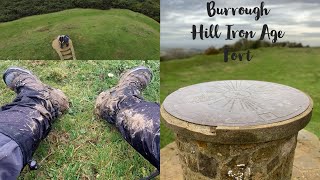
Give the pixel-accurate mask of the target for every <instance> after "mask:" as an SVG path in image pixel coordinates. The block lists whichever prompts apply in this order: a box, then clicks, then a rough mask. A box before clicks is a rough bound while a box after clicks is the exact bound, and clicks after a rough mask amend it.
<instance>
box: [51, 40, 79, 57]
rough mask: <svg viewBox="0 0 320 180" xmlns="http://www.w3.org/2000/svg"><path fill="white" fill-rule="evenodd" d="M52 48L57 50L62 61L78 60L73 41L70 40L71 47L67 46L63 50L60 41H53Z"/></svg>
mask: <svg viewBox="0 0 320 180" xmlns="http://www.w3.org/2000/svg"><path fill="white" fill-rule="evenodd" d="M52 47H53V49H55V50H56V52H57V53H58V55H59V57H60V59H61V60H76V54H75V52H74V48H73V44H72V41H71V39H70V40H69V47H66V46H65V47H64V48H63V49H61V48H60V44H59V41H58V39H55V40H53V41H52Z"/></svg>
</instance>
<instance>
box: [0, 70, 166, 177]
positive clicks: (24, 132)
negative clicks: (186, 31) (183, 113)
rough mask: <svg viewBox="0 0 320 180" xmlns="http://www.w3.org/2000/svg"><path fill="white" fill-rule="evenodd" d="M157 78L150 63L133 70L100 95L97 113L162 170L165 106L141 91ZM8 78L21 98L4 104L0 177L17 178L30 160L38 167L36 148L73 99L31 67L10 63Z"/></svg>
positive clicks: (0, 124)
mask: <svg viewBox="0 0 320 180" xmlns="http://www.w3.org/2000/svg"><path fill="white" fill-rule="evenodd" d="M151 78H152V74H151V72H150V71H149V70H148V69H147V68H145V67H138V68H134V69H132V70H129V71H127V72H126V73H125V74H123V75H122V77H121V79H120V81H119V83H118V85H117V86H116V87H114V88H111V89H110V90H108V91H105V92H102V93H101V94H100V95H99V96H98V98H97V101H96V108H95V112H96V114H97V115H99V116H100V117H102V118H103V119H105V120H107V121H108V122H109V123H113V124H115V125H116V127H117V128H118V129H119V131H120V133H121V134H122V136H123V137H124V138H125V139H126V141H127V142H128V143H129V144H130V145H131V146H132V147H133V148H134V149H136V150H137V151H138V152H139V153H140V154H141V155H142V156H144V157H145V158H146V159H147V160H148V161H149V162H150V163H151V164H152V165H154V166H155V167H156V168H157V169H158V170H159V166H160V149H159V142H160V114H159V109H160V107H159V105H158V104H157V103H152V102H147V101H145V100H144V99H143V98H142V97H141V96H140V94H141V91H142V90H143V89H144V88H145V87H146V86H147V85H148V84H149V82H150V81H151ZM3 79H4V81H5V83H6V85H7V86H8V87H9V88H10V89H12V90H14V91H15V92H16V93H17V97H16V98H15V100H14V101H13V102H12V103H9V104H7V105H5V106H3V107H1V109H0V179H16V177H17V176H18V175H19V174H20V171H21V170H22V168H23V167H24V166H25V165H27V164H29V165H30V166H31V167H32V168H35V167H36V166H35V164H34V161H32V155H33V153H34V152H35V150H36V148H37V147H38V145H39V143H40V141H41V140H42V139H44V138H45V137H46V136H47V135H48V133H49V132H50V129H51V125H52V123H53V122H54V120H55V119H56V118H57V117H58V116H60V115H61V114H62V113H63V112H64V111H66V110H67V109H68V108H69V103H68V99H67V97H66V96H65V94H64V93H63V92H62V91H60V90H58V89H54V88H51V87H50V86H47V85H45V84H43V83H42V82H41V81H40V80H39V79H38V78H37V77H36V76H34V75H33V74H32V73H31V72H29V71H27V70H24V69H21V68H9V69H8V70H7V71H6V72H5V73H4V75H3Z"/></svg>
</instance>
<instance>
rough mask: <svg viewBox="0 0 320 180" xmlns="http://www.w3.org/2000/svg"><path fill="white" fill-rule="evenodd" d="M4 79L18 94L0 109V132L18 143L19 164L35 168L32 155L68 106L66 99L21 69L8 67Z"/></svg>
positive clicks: (57, 91)
mask: <svg viewBox="0 0 320 180" xmlns="http://www.w3.org/2000/svg"><path fill="white" fill-rule="evenodd" d="M3 80H4V82H5V84H6V85H7V87H9V88H10V89H11V90H13V91H15V92H16V93H17V97H16V98H15V99H14V101H13V102H12V103H9V104H7V105H5V106H3V107H1V109H0V135H5V136H7V138H10V139H11V140H13V141H14V142H15V143H16V144H17V145H18V148H19V149H20V150H21V155H22V157H21V158H22V167H24V166H25V165H27V164H29V165H32V166H31V167H32V168H35V167H36V166H35V164H34V161H31V160H32V155H33V153H34V152H35V150H36V149H37V147H38V145H39V143H40V141H41V140H42V139H44V138H45V137H46V136H47V135H48V133H49V131H50V129H51V125H52V123H53V121H54V120H55V119H56V118H57V117H58V116H59V115H61V114H62V113H63V112H64V111H65V110H67V109H68V108H69V103H68V99H67V97H66V95H65V94H64V93H63V92H62V91H61V90H59V89H55V88H52V87H50V86H48V85H45V84H43V83H42V82H41V81H40V80H39V79H38V78H37V77H36V76H35V75H33V74H32V73H31V72H30V71H28V70H25V69H22V68H18V67H12V68H9V69H7V70H6V71H5V73H4V75H3ZM0 139H1V138H0ZM0 143H1V142H0ZM10 153H11V152H6V154H9V155H10ZM17 159H18V160H19V158H17ZM1 164H2V161H1V160H0V169H3V167H2V165H1ZM18 164H19V163H18ZM20 170H21V169H20ZM0 176H1V173H0Z"/></svg>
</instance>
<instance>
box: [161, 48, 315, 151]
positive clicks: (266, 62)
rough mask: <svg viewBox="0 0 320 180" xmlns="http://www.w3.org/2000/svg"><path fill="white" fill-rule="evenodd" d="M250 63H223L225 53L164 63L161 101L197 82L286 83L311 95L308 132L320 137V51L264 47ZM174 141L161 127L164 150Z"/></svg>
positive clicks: (162, 67) (171, 135)
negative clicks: (242, 80) (310, 117)
mask: <svg viewBox="0 0 320 180" xmlns="http://www.w3.org/2000/svg"><path fill="white" fill-rule="evenodd" d="M252 54H253V58H252V60H251V61H250V62H248V61H242V62H241V61H229V62H227V63H225V62H223V54H219V55H214V56H205V55H198V56H194V57H191V58H188V59H183V60H172V61H167V62H161V68H160V69H161V73H160V76H161V94H160V99H161V102H162V101H163V100H164V99H165V97H166V96H168V95H169V94H170V93H172V92H173V91H175V90H177V89H179V88H181V87H184V86H187V85H192V84H196V83H201V82H207V81H215V80H232V79H234V80H237V79H245V80H261V81H270V82H276V83H281V84H285V85H288V86H292V87H295V88H297V89H300V90H302V91H304V92H306V93H307V94H309V95H310V96H311V97H312V99H313V102H314V108H313V115H312V119H311V121H310V123H309V124H308V125H307V127H306V129H307V130H309V131H311V132H312V133H314V134H316V135H317V136H318V137H320V68H319V67H320V48H304V49H293V48H292V49H289V48H261V49H257V50H252ZM173 140H174V137H173V133H172V132H171V131H170V130H169V129H168V128H166V127H165V126H164V125H163V124H161V147H164V146H165V145H167V144H168V143H170V142H172V141H173Z"/></svg>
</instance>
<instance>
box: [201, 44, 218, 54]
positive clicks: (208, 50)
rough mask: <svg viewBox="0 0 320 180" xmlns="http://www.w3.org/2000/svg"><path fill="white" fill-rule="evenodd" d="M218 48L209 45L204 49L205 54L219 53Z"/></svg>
mask: <svg viewBox="0 0 320 180" xmlns="http://www.w3.org/2000/svg"><path fill="white" fill-rule="evenodd" d="M219 53H220V52H219V50H218V49H216V48H215V47H214V46H211V47H209V48H208V49H206V50H205V51H204V54H205V55H214V54H219Z"/></svg>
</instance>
